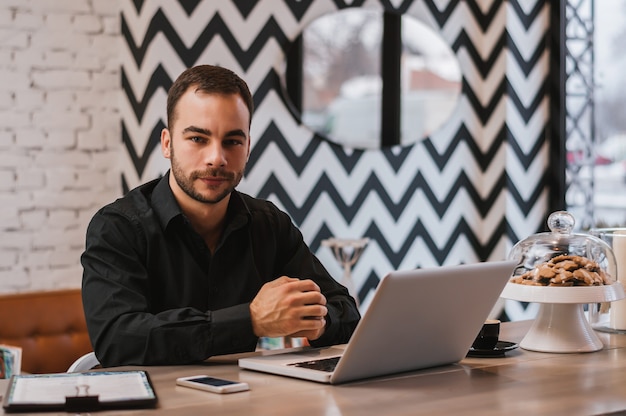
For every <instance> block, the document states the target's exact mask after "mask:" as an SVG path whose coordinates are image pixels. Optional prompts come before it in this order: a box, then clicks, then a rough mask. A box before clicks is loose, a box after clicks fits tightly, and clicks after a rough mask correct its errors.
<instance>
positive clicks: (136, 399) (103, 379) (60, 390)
mask: <svg viewBox="0 0 626 416" xmlns="http://www.w3.org/2000/svg"><path fill="white" fill-rule="evenodd" d="M157 402H158V398H157V395H156V391H155V390H154V386H153V385H152V381H151V380H150V376H149V374H148V373H147V372H145V371H143V370H136V371H134V370H133V371H93V372H86V373H53V374H20V375H13V376H12V377H11V379H10V381H9V386H8V387H7V391H6V395H5V399H4V404H3V408H4V411H5V413H18V412H37V411H41V412H44V411H66V412H74V413H76V412H78V413H81V412H95V411H99V410H109V409H145V408H154V407H156V405H157Z"/></svg>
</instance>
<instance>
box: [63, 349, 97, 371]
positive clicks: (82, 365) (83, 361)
mask: <svg viewBox="0 0 626 416" xmlns="http://www.w3.org/2000/svg"><path fill="white" fill-rule="evenodd" d="M99 365H100V361H98V359H97V358H96V354H95V353H94V352H93V351H92V352H88V353H87V354H85V355H83V356H82V357H80V358H78V359H77V360H76V361H74V363H73V364H72V365H71V366H70V368H68V369H67V372H68V373H82V372H83V371H88V370H91V369H92V368H94V367H97V366H99Z"/></svg>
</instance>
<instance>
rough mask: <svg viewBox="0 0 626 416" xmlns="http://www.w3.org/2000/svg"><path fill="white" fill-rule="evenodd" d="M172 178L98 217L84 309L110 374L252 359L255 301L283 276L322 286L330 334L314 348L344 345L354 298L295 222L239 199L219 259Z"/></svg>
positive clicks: (90, 237)
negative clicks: (131, 367)
mask: <svg viewBox="0 0 626 416" xmlns="http://www.w3.org/2000/svg"><path fill="white" fill-rule="evenodd" d="M168 176H169V175H165V176H164V177H163V178H161V179H156V180H154V181H151V182H148V183H146V184H144V185H141V186H139V187H138V188H136V189H134V190H132V191H131V192H129V193H128V194H127V195H126V196H124V197H123V198H120V199H118V200H117V201H115V202H113V203H112V204H109V205H107V206H105V207H104V208H102V209H101V210H99V211H98V212H97V213H96V214H95V216H94V217H93V219H92V220H91V222H90V224H89V227H88V229H87V238H86V249H85V252H84V253H83V255H82V257H81V263H82V265H83V269H84V272H83V284H82V288H83V304H84V309H85V317H86V319H87V326H88V330H89V335H90V337H91V342H92V345H93V347H94V351H95V353H96V356H97V357H98V359H99V360H100V362H101V363H102V365H104V366H114V365H124V364H147V365H150V364H184V363H191V362H197V361H202V360H205V359H206V358H208V357H210V356H213V355H218V354H229V353H237V352H245V351H253V350H254V348H255V347H256V344H257V341H258V339H257V337H256V336H255V335H254V333H253V331H252V323H251V318H250V308H249V306H250V302H251V301H252V299H253V298H254V297H255V296H256V294H257V292H258V291H259V289H260V288H261V286H262V285H263V284H264V283H266V282H268V281H271V280H274V279H276V278H278V277H280V276H282V275H286V276H290V277H298V278H306V279H312V280H314V281H315V282H316V283H317V284H318V285H319V287H320V288H321V291H322V293H323V294H324V296H326V299H327V307H328V315H327V317H326V321H327V324H326V330H325V332H324V334H323V335H322V336H321V337H320V338H319V339H318V340H316V341H311V344H312V345H314V346H323V345H332V344H340V343H345V342H347V341H348V340H349V338H350V336H351V335H352V332H353V331H354V328H355V327H356V324H357V323H358V320H359V319H360V315H359V312H358V309H357V307H356V305H355V302H354V299H352V297H350V296H349V294H348V291H347V290H346V289H345V288H344V287H343V286H342V285H340V284H338V283H337V282H336V281H335V280H334V279H333V278H332V277H331V276H330V275H329V274H328V272H327V271H326V269H325V268H324V267H323V266H322V264H321V263H320V262H319V260H318V259H317V258H316V257H315V256H314V255H313V253H311V251H310V250H309V248H308V246H307V245H306V244H305V243H304V241H303V238H302V234H301V233H300V231H299V230H298V229H297V228H296V227H295V226H294V225H293V223H292V222H291V219H290V218H289V217H288V216H287V214H285V213H284V212H282V211H280V210H279V209H278V208H277V207H276V206H275V205H274V204H272V203H271V202H268V201H263V200H259V199H255V198H252V197H250V196H248V195H245V194H242V193H239V192H236V191H235V192H233V193H232V194H231V198H230V202H229V206H228V212H227V221H226V222H227V225H226V228H225V230H224V233H223V236H222V239H221V241H220V242H219V244H218V246H217V248H216V250H215V253H214V254H213V255H211V252H210V251H209V249H208V247H207V246H206V244H205V243H204V241H203V239H202V238H201V237H200V235H198V234H197V233H196V232H195V231H194V230H193V229H192V227H191V225H190V224H189V222H188V221H187V219H186V218H185V215H184V214H183V213H182V211H181V210H180V207H179V206H178V203H177V202H176V200H175V198H174V195H173V193H172V191H171V189H170V187H169V183H168Z"/></svg>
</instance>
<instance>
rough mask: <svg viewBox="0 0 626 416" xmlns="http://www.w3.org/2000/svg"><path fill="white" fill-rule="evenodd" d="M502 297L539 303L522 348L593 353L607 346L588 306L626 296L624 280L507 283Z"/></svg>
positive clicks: (521, 343)
mask: <svg viewBox="0 0 626 416" xmlns="http://www.w3.org/2000/svg"><path fill="white" fill-rule="evenodd" d="M501 296H502V297H503V298H506V299H513V300H518V301H521V302H536V303H539V304H540V305H539V312H538V314H537V317H536V318H535V321H534V323H533V325H532V326H531V328H530V329H529V331H528V333H527V334H526V336H525V337H524V339H523V340H522V341H521V342H520V344H519V345H520V347H521V348H524V349H526V350H532V351H540V352H555V353H576V352H593V351H599V350H601V349H602V348H604V345H603V344H602V341H601V340H600V338H598V336H597V335H596V333H595V331H594V330H593V328H592V327H591V325H590V324H589V321H588V320H587V318H586V316H585V313H584V309H583V307H584V305H585V304H587V303H595V302H598V303H599V302H613V301H616V300H620V299H623V298H624V297H626V294H625V293H624V288H623V286H622V285H621V284H620V283H614V284H612V285H605V286H589V287H583V286H577V287H550V286H528V285H521V284H518V283H507V285H506V286H505V288H504V290H503V291H502V294H501Z"/></svg>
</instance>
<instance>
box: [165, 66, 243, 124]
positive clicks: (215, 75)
mask: <svg viewBox="0 0 626 416" xmlns="http://www.w3.org/2000/svg"><path fill="white" fill-rule="evenodd" d="M191 86H196V90H198V91H202V92H205V93H209V94H239V95H240V96H241V98H242V99H243V102H244V103H246V106H247V107H248V110H249V112H250V122H252V112H253V111H254V102H253V101H252V94H250V89H249V88H248V84H246V82H245V81H244V80H243V79H241V78H240V77H239V76H238V75H237V74H235V73H234V72H233V71H231V70H230V69H226V68H222V67H220V66H213V65H198V66H194V67H192V68H189V69H187V70H185V71H184V72H183V73H182V74H180V76H179V77H178V78H177V79H176V81H174V83H173V84H172V86H171V87H170V90H169V92H168V93H167V127H168V128H171V126H172V123H173V122H174V119H175V118H176V116H175V114H174V111H175V108H176V104H178V101H179V100H180V97H181V96H182V95H183V94H184V93H185V92H186V91H187V90H188V89H189V87H191ZM248 127H249V126H248Z"/></svg>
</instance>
